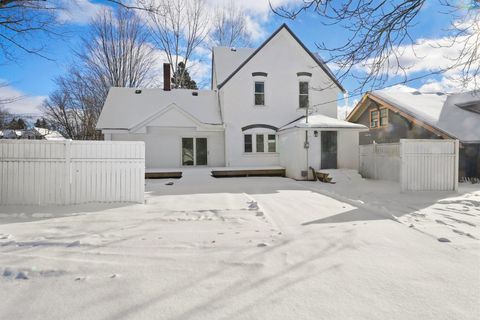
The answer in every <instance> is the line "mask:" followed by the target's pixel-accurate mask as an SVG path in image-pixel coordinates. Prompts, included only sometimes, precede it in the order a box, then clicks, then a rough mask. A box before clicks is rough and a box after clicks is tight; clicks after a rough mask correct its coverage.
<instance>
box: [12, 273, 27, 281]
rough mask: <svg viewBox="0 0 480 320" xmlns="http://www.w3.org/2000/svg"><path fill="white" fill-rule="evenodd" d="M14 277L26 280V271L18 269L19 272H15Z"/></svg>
mask: <svg viewBox="0 0 480 320" xmlns="http://www.w3.org/2000/svg"><path fill="white" fill-rule="evenodd" d="M15 279H19V280H28V275H27V272H26V271H20V272H19V273H17V276H16V277H15Z"/></svg>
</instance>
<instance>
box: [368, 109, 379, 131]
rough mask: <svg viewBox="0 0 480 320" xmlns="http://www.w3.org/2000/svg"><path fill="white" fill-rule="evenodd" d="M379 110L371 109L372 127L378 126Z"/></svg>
mask: <svg viewBox="0 0 480 320" xmlns="http://www.w3.org/2000/svg"><path fill="white" fill-rule="evenodd" d="M378 115H379V112H378V110H372V111H370V128H378Z"/></svg>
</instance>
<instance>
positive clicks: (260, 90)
mask: <svg viewBox="0 0 480 320" xmlns="http://www.w3.org/2000/svg"><path fill="white" fill-rule="evenodd" d="M255 105H256V106H264V105H265V81H255Z"/></svg>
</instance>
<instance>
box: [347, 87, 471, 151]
mask: <svg viewBox="0 0 480 320" xmlns="http://www.w3.org/2000/svg"><path fill="white" fill-rule="evenodd" d="M410 89H411V88H410ZM369 99H371V100H374V101H376V102H377V103H379V104H381V105H383V106H386V107H389V108H390V109H392V108H393V109H395V110H397V111H399V113H400V114H401V115H402V116H404V117H406V118H410V119H411V120H414V121H416V122H417V124H418V125H421V126H423V127H425V128H426V129H428V130H430V131H434V132H435V133H437V134H440V135H442V136H444V137H447V138H455V139H458V140H460V141H461V142H463V143H472V142H480V114H479V113H475V112H473V111H469V110H467V109H464V108H462V106H463V105H465V104H468V103H472V102H475V101H478V102H480V92H473V91H472V92H466V93H456V94H445V93H440V92H435V93H428V92H419V91H416V90H415V89H411V90H395V87H393V88H389V89H384V90H378V91H373V92H370V93H368V94H367V95H365V96H364V98H362V101H360V103H358V104H357V106H356V107H355V108H354V109H353V110H352V112H351V113H350V114H349V115H348V117H347V120H348V121H356V120H357V119H358V118H359V117H360V115H361V114H363V112H364V111H365V110H366V106H367V101H368V100H369Z"/></svg>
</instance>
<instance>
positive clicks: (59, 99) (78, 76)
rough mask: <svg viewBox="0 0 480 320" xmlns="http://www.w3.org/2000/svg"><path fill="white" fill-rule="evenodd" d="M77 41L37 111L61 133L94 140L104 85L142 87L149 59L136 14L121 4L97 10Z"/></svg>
mask: <svg viewBox="0 0 480 320" xmlns="http://www.w3.org/2000/svg"><path fill="white" fill-rule="evenodd" d="M82 46H83V50H82V51H81V52H78V53H77V55H76V58H77V61H75V63H74V65H73V66H72V67H71V68H70V70H69V72H68V73H67V75H65V76H61V77H59V78H58V79H57V85H58V89H57V90H56V91H55V92H53V93H52V94H51V95H50V96H49V98H48V99H47V100H46V101H45V103H44V104H43V110H44V112H45V115H46V117H47V120H48V121H49V122H50V123H51V124H52V125H53V126H55V127H56V128H57V129H58V130H59V131H60V132H62V133H63V134H65V135H66V136H67V137H70V138H72V139H99V138H100V133H99V132H97V131H96V130H95V126H96V123H97V119H98V117H99V115H100V112H101V110H102V107H103V104H104V102H105V99H106V97H107V94H108V91H109V89H110V87H112V86H116V87H148V86H149V85H150V84H151V81H152V78H153V74H152V68H153V64H154V62H155V61H154V60H153V56H152V54H151V53H152V47H151V46H150V45H149V44H148V43H147V34H146V32H145V29H144V25H143V24H142V22H141V20H140V18H139V17H138V16H136V15H135V14H134V13H133V12H130V11H128V10H126V9H124V8H121V7H120V8H117V10H116V11H115V13H112V12H111V11H110V10H105V11H103V12H101V13H100V14H99V15H98V16H97V17H96V18H95V19H94V20H93V21H92V24H91V28H90V32H89V33H88V35H87V36H86V37H84V38H83V39H82Z"/></svg>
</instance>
